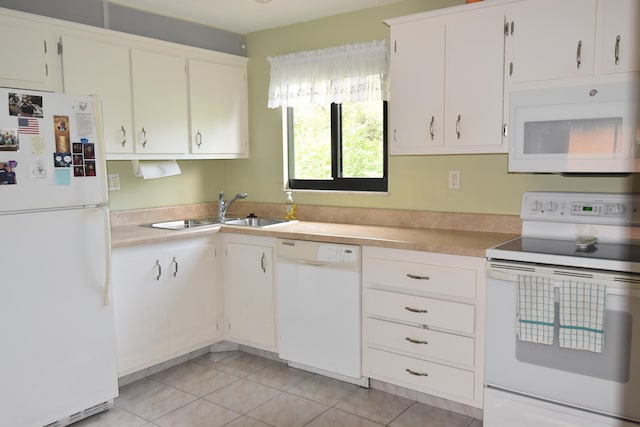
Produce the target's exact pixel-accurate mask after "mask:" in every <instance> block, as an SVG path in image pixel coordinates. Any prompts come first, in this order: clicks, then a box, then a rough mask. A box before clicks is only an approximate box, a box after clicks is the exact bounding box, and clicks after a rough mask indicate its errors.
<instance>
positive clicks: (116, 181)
mask: <svg viewBox="0 0 640 427" xmlns="http://www.w3.org/2000/svg"><path fill="white" fill-rule="evenodd" d="M107 182H108V183H109V191H116V190H119V189H120V175H119V174H117V173H114V174H109V175H107Z"/></svg>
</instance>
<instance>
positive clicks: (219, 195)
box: [218, 191, 224, 201]
mask: <svg viewBox="0 0 640 427" xmlns="http://www.w3.org/2000/svg"><path fill="white" fill-rule="evenodd" d="M218 200H220V201H222V200H224V193H223V192H222V191H221V192H219V193H218Z"/></svg>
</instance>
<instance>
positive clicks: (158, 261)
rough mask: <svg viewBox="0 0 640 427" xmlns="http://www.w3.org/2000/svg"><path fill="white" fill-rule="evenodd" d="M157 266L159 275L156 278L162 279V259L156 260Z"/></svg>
mask: <svg viewBox="0 0 640 427" xmlns="http://www.w3.org/2000/svg"><path fill="white" fill-rule="evenodd" d="M156 267H158V275H157V276H156V280H160V276H162V266H161V265H160V260H158V259H157V260H156Z"/></svg>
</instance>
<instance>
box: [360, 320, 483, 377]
mask: <svg viewBox="0 0 640 427" xmlns="http://www.w3.org/2000/svg"><path fill="white" fill-rule="evenodd" d="M365 328H366V329H365V330H366V337H365V340H366V344H367V345H373V346H380V347H386V348H389V349H392V350H395V351H401V352H403V353H409V354H412V355H415V356H417V357H428V358H437V359H440V360H443V361H445V362H451V363H456V364H459V365H467V366H469V367H472V366H473V363H474V348H475V347H474V343H475V340H474V339H473V338H469V337H462V336H459V335H454V334H448V333H445V332H437V331H430V330H428V329H422V328H419V327H416V326H407V325H401V324H398V323H393V322H388V321H384V320H378V319H372V318H367V319H366V321H365Z"/></svg>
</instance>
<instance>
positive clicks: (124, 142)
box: [120, 125, 127, 147]
mask: <svg viewBox="0 0 640 427" xmlns="http://www.w3.org/2000/svg"><path fill="white" fill-rule="evenodd" d="M120 130H121V131H122V146H123V147H124V145H125V144H126V143H127V131H126V130H125V129H124V125H122V126H120Z"/></svg>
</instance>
